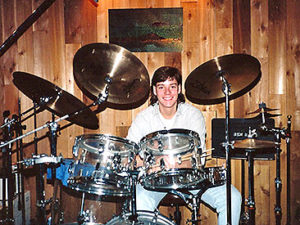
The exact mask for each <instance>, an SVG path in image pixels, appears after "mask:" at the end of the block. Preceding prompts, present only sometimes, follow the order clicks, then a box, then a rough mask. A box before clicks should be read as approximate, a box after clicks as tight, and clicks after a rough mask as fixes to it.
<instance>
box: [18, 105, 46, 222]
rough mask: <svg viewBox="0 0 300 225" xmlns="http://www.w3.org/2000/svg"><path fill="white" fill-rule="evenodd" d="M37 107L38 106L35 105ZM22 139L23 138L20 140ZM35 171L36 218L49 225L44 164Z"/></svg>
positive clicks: (35, 132)
mask: <svg viewBox="0 0 300 225" xmlns="http://www.w3.org/2000/svg"><path fill="white" fill-rule="evenodd" d="M34 105H35V106H36V105H37V104H36V103H34ZM33 118H34V129H35V130H34V132H33V133H34V153H35V155H38V145H37V144H38V141H37V131H38V129H37V117H36V107H34V117H33ZM22 136H24V135H21V136H19V137H22ZM20 139H22V138H20ZM34 168H35V171H36V177H35V180H36V186H35V187H36V206H37V212H36V213H37V214H36V218H37V219H38V220H39V223H40V224H41V225H46V224H47V219H46V209H45V207H46V204H45V184H44V175H43V174H44V171H45V167H44V164H38V165H35V166H34Z"/></svg>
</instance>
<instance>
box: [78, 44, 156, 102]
mask: <svg viewBox="0 0 300 225" xmlns="http://www.w3.org/2000/svg"><path fill="white" fill-rule="evenodd" d="M73 73H74V77H75V81H76V83H77V85H78V87H79V88H80V89H81V90H82V92H83V93H84V94H85V95H86V96H88V97H89V98H90V99H92V100H96V99H97V98H98V96H99V94H101V93H102V92H103V90H104V89H105V87H106V82H105V79H106V77H109V78H111V84H110V85H109V93H108V98H107V102H108V103H113V104H117V105H130V104H134V103H136V102H139V101H141V100H143V99H145V100H146V99H147V97H148V95H149V90H150V79H149V75H148V71H147V69H146V68H145V66H144V64H143V63H142V62H141V61H140V60H139V59H138V58H137V57H136V56H135V55H133V54H132V53H131V52H130V51H128V50H126V49H125V48H123V47H121V46H118V45H114V44H107V43H93V44H88V45H85V46H83V47H82V48H80V49H79V50H78V51H77V52H76V54H75V56H74V60H73Z"/></svg>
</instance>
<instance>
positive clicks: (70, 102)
mask: <svg viewBox="0 0 300 225" xmlns="http://www.w3.org/2000/svg"><path fill="white" fill-rule="evenodd" d="M13 77H14V79H13V82H14V84H15V85H16V87H17V88H18V89H19V90H20V91H22V92H23V93H24V94H25V95H26V96H27V97H29V98H30V99H32V100H33V101H34V102H35V103H37V104H38V105H39V106H40V107H45V108H46V109H47V110H49V111H50V112H52V113H54V114H55V115H57V116H59V117H62V116H65V115H70V114H72V113H75V112H77V111H80V110H81V109H83V108H85V107H86V105H85V104H84V103H83V102H81V101H80V100H79V99H77V98H76V97H75V96H73V95H71V94H70V93H68V92H66V91H64V90H62V89H61V88H59V87H58V86H56V85H54V84H52V83H51V82H49V81H47V80H44V79H42V78H40V77H37V76H35V75H32V74H29V73H25V72H14V73H13ZM67 120H68V121H70V122H73V123H75V124H77V125H79V126H82V127H85V128H89V129H98V128H99V125H98V118H97V116H96V114H95V113H94V112H93V111H91V109H89V108H86V109H85V110H84V111H82V112H80V113H79V114H77V115H75V116H74V115H73V116H71V117H69V118H68V119H67Z"/></svg>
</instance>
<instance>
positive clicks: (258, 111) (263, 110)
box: [246, 107, 279, 115]
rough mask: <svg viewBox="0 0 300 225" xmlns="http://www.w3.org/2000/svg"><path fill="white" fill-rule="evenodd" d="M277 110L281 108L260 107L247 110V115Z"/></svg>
mask: <svg viewBox="0 0 300 225" xmlns="http://www.w3.org/2000/svg"><path fill="white" fill-rule="evenodd" d="M275 110H279V109H271V108H268V107H266V108H259V109H257V110H255V111H253V112H247V113H246V114H247V115H250V114H255V113H262V112H271V111H275Z"/></svg>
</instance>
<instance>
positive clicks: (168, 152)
mask: <svg viewBox="0 0 300 225" xmlns="http://www.w3.org/2000/svg"><path fill="white" fill-rule="evenodd" d="M140 148H141V156H142V158H143V170H144V175H143V176H142V177H141V179H140V181H141V183H142V185H143V186H144V188H146V189H149V190H157V191H168V190H171V189H172V190H173V189H197V184H198V183H199V182H201V181H203V180H205V179H207V174H206V173H205V172H204V171H203V170H202V167H203V165H202V164H201V158H200V156H201V148H200V138H199V136H198V134H197V133H196V132H193V131H191V130H185V129H171V130H161V131H157V132H154V133H151V134H149V135H147V136H145V137H144V138H142V140H141V142H140Z"/></svg>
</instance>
